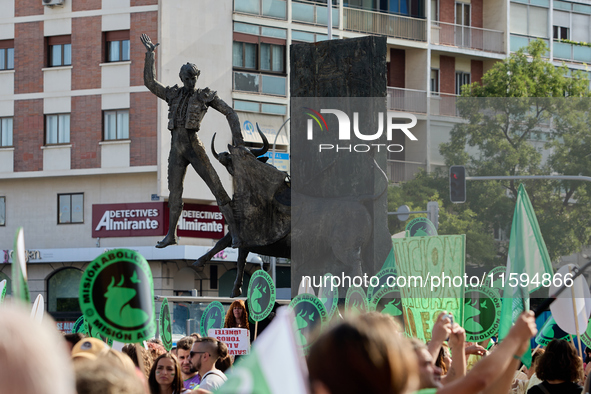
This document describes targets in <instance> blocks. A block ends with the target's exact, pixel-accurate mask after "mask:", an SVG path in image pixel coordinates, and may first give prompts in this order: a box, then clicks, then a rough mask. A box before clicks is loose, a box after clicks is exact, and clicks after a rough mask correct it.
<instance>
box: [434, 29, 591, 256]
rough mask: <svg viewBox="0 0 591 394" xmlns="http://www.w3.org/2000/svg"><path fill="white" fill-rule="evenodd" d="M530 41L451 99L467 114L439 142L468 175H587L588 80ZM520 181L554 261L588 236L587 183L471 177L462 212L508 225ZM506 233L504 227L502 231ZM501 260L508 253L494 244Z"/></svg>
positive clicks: (449, 160)
mask: <svg viewBox="0 0 591 394" xmlns="http://www.w3.org/2000/svg"><path fill="white" fill-rule="evenodd" d="M546 52H547V47H546V44H545V43H544V42H543V41H541V40H537V41H533V42H531V43H530V45H529V46H527V47H525V48H522V49H520V50H519V51H517V52H516V53H514V54H512V55H511V56H509V57H508V58H507V59H506V60H504V61H502V62H497V63H495V65H494V66H493V67H492V68H491V69H490V70H489V71H488V72H487V73H486V74H485V75H484V76H483V77H482V81H481V83H478V82H475V83H472V84H471V85H466V86H464V87H463V89H462V97H461V98H459V99H458V101H457V106H458V110H459V113H460V116H461V117H462V118H464V119H465V120H466V122H464V123H459V124H457V125H456V126H454V128H453V129H452V131H451V140H450V142H448V143H444V144H442V145H441V147H440V151H441V154H442V155H443V156H444V158H445V162H446V165H465V166H466V167H467V170H468V173H469V174H470V175H473V176H475V175H548V174H554V173H557V174H564V175H591V155H590V154H591V145H590V144H589V143H591V131H589V128H588V124H589V121H590V120H591V119H590V115H589V106H590V100H589V81H588V78H587V75H586V74H585V73H582V72H572V73H570V72H569V70H568V68H567V67H566V66H564V65H563V66H561V67H556V66H554V65H553V64H552V63H550V62H549V61H548V60H547V59H544V57H543V56H544V54H545V53H546ZM519 183H524V184H525V186H526V189H527V192H528V194H529V197H530V199H531V201H532V205H533V207H534V209H535V211H536V215H537V218H538V222H539V224H540V228H541V231H542V234H543V236H544V240H545V241H546V245H547V247H548V252H549V253H550V257H551V258H552V260H553V261H556V260H557V259H558V257H560V256H564V255H569V254H571V253H574V252H577V251H579V250H580V248H581V247H582V246H583V245H587V244H588V243H589V240H590V237H591V227H590V226H589V221H590V219H591V204H589V202H591V201H590V200H591V199H590V196H591V186H590V185H588V184H586V183H585V182H580V181H575V182H565V181H562V182H559V181H541V180H536V181H525V182H521V181H490V182H482V181H473V182H469V183H468V190H467V193H468V201H467V203H466V204H463V206H459V207H456V210H457V212H458V215H460V217H461V215H463V214H465V212H467V211H471V212H473V213H474V214H475V218H476V221H478V222H479V223H481V224H482V226H483V227H484V229H488V233H489V234H490V237H492V230H493V229H501V230H505V231H507V232H508V231H509V230H510V226H511V221H512V217H513V208H514V204H515V198H516V196H517V188H518V186H519ZM508 236H509V234H508V233H507V237H508ZM499 252H500V254H501V259H502V260H504V258H505V257H506V255H505V250H504V249H503V248H501V249H500V251H499Z"/></svg>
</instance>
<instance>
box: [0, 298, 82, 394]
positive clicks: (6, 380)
mask: <svg viewBox="0 0 591 394" xmlns="http://www.w3.org/2000/svg"><path fill="white" fill-rule="evenodd" d="M30 316H31V311H30V306H29V310H26V309H24V308H21V307H20V306H19V305H10V304H6V303H4V304H1V305H0V392H2V393H32V394H56V393H60V394H75V393H76V388H75V381H74V373H73V371H72V364H71V361H70V357H69V355H68V353H67V351H66V347H65V346H64V343H63V339H61V334H60V333H59V332H58V331H57V329H56V323H55V322H54V321H53V320H52V319H51V317H50V316H48V315H46V316H45V317H44V318H43V321H42V322H38V321H37V320H34V319H31V317H30Z"/></svg>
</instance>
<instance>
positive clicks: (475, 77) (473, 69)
mask: <svg viewBox="0 0 591 394" xmlns="http://www.w3.org/2000/svg"><path fill="white" fill-rule="evenodd" d="M482 75H484V63H483V62H482V61H481V60H472V61H471V63H470V80H471V81H472V82H481V81H482Z"/></svg>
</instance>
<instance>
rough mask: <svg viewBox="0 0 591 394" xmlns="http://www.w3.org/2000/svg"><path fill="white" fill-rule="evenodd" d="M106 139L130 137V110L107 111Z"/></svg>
mask: <svg viewBox="0 0 591 394" xmlns="http://www.w3.org/2000/svg"><path fill="white" fill-rule="evenodd" d="M104 122H105V141H109V140H126V139H129V110H127V109H125V110H117V111H105V112H104Z"/></svg>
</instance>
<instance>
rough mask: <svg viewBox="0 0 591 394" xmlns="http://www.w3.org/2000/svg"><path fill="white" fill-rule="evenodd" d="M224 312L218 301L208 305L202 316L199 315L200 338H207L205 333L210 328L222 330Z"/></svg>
mask: <svg viewBox="0 0 591 394" xmlns="http://www.w3.org/2000/svg"><path fill="white" fill-rule="evenodd" d="M225 317H226V312H224V306H223V305H222V303H221V302H219V301H214V302H212V303H210V304H209V305H208V306H207V308H205V311H204V312H203V315H201V330H200V331H201V336H202V337H207V336H209V335H208V334H207V333H208V332H209V329H210V328H222V327H224V318H225Z"/></svg>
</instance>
